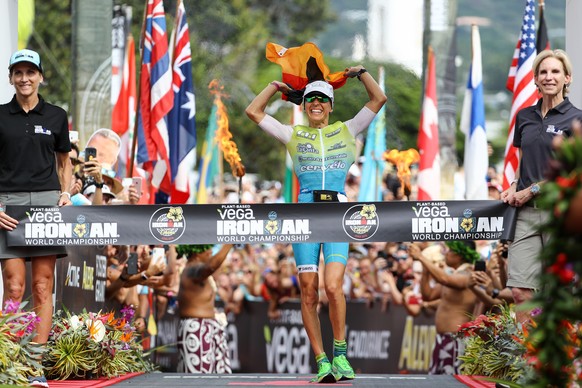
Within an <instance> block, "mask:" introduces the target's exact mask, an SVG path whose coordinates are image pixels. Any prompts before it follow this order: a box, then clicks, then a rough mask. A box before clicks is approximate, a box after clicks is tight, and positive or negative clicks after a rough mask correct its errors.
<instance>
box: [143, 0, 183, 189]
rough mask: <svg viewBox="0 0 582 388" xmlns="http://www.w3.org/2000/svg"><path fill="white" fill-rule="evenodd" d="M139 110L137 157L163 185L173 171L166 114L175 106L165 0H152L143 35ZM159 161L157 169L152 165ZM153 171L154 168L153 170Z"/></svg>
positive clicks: (156, 180)
mask: <svg viewBox="0 0 582 388" xmlns="http://www.w3.org/2000/svg"><path fill="white" fill-rule="evenodd" d="M140 93H141V95H140V103H139V113H138V141H139V148H138V154H137V160H138V162H140V163H144V167H148V166H147V165H148V164H149V165H150V168H147V169H148V170H149V171H150V172H151V173H152V184H153V186H154V187H160V184H161V182H162V180H163V178H164V176H165V175H166V174H167V173H168V172H169V168H168V167H169V159H168V156H169V154H168V149H169V145H168V128H167V125H166V118H165V117H166V115H167V114H168V112H169V111H170V110H171V109H172V106H173V105H174V93H173V92H172V72H171V71H170V56H169V54H168V36H167V34H166V15H165V12H164V3H163V1H162V0H149V1H148V4H147V11H146V19H145V28H144V36H143V49H142V63H141V75H140ZM154 163H155V168H152V166H153V165H154ZM152 170H153V171H152Z"/></svg>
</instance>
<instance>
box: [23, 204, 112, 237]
mask: <svg viewBox="0 0 582 388" xmlns="http://www.w3.org/2000/svg"><path fill="white" fill-rule="evenodd" d="M26 215H27V217H28V221H27V222H26V223H25V225H24V237H25V242H26V245H75V244H82V245H93V244H95V245H104V244H115V243H116V242H117V238H118V237H119V235H118V233H117V223H116V222H88V220H87V219H86V217H85V215H83V214H79V215H77V218H76V222H65V221H64V220H63V216H62V214H61V212H60V209H59V208H39V209H36V208H31V211H30V212H26Z"/></svg>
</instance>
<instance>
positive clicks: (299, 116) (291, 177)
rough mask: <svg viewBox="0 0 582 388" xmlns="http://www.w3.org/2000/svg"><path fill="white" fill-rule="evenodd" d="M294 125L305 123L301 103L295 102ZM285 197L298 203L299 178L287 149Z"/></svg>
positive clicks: (291, 201) (290, 201)
mask: <svg viewBox="0 0 582 388" xmlns="http://www.w3.org/2000/svg"><path fill="white" fill-rule="evenodd" d="M291 123H292V125H303V111H302V110H301V105H295V104H293V114H292V119H291ZM283 190H284V191H283V197H284V198H285V202H287V203H296V202H297V199H298V197H299V180H298V179H297V175H296V174H295V171H294V170H293V161H292V160H291V156H290V155H289V152H287V151H285V183H284V184H283Z"/></svg>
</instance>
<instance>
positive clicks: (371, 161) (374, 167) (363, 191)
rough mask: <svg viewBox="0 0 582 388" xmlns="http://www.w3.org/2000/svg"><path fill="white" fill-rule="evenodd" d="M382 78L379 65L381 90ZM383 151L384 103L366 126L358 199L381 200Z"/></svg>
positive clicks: (382, 86)
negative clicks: (366, 132)
mask: <svg viewBox="0 0 582 388" xmlns="http://www.w3.org/2000/svg"><path fill="white" fill-rule="evenodd" d="M384 78H385V77H384V68H383V67H380V69H379V76H378V83H379V84H380V88H381V89H382V91H383V92H384V91H385V86H384ZM384 152H386V105H384V106H382V108H381V109H380V111H379V112H378V114H377V115H376V117H374V120H372V122H371V123H370V125H369V126H368V134H367V136H366V144H365V146H364V164H363V166H362V178H361V180H360V190H359V192H358V201H381V200H382V175H383V173H384V164H385V160H384Z"/></svg>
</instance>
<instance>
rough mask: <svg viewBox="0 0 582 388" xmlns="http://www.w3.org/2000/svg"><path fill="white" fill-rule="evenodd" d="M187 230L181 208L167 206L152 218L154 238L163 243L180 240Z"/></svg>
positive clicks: (151, 224) (151, 226) (151, 228)
mask: <svg viewBox="0 0 582 388" xmlns="http://www.w3.org/2000/svg"><path fill="white" fill-rule="evenodd" d="M185 230H186V219H185V218H184V212H183V210H182V208H181V207H180V206H176V207H173V206H167V207H162V208H159V209H158V210H156V212H155V213H154V214H152V216H151V218H150V232H151V233H152V236H154V238H155V239H156V240H158V241H161V242H163V243H166V244H167V243H171V242H174V241H176V240H178V239H179V238H180V237H182V235H183V234H184V231H185Z"/></svg>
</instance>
